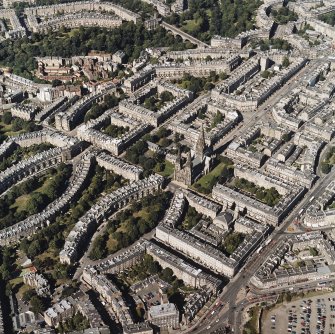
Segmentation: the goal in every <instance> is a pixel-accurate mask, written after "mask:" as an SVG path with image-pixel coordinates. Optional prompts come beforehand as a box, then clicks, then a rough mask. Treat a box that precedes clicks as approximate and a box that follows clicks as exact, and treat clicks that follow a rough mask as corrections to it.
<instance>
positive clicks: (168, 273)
mask: <svg viewBox="0 0 335 334" xmlns="http://www.w3.org/2000/svg"><path fill="white" fill-rule="evenodd" d="M160 277H161V279H162V280H163V281H166V282H168V283H172V282H173V280H174V277H173V271H172V269H171V268H169V267H167V268H164V269H163V270H162V272H161V275H160Z"/></svg>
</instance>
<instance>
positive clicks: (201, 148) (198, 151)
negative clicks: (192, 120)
mask: <svg viewBox="0 0 335 334" xmlns="http://www.w3.org/2000/svg"><path fill="white" fill-rule="evenodd" d="M205 148H206V143H205V131H204V127H203V125H202V124H201V130H200V133H199V137H198V140H197V143H196V145H195V156H196V157H197V158H200V159H201V160H202V159H203V158H204V152H205Z"/></svg>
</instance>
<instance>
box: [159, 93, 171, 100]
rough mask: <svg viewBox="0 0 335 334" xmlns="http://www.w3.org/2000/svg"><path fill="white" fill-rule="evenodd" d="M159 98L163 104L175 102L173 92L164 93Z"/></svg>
mask: <svg viewBox="0 0 335 334" xmlns="http://www.w3.org/2000/svg"><path fill="white" fill-rule="evenodd" d="M159 98H160V99H161V100H162V101H163V102H169V101H172V100H173V95H172V93H171V92H169V91H166V90H165V91H163V92H162V93H161V94H160V96H159Z"/></svg>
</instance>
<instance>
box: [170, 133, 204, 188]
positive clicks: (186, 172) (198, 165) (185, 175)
mask: <svg viewBox="0 0 335 334" xmlns="http://www.w3.org/2000/svg"><path fill="white" fill-rule="evenodd" d="M205 151H206V143H205V133H204V129H203V127H201V132H200V134H199V138H198V140H197V142H196V144H195V148H194V154H193V156H192V154H191V151H188V152H187V154H186V162H184V161H185V159H183V157H182V155H181V152H180V150H178V156H177V159H176V163H175V170H174V180H175V181H178V182H181V183H184V184H186V185H187V186H190V185H191V184H192V183H194V182H195V181H196V180H197V178H198V177H199V176H200V175H201V174H202V173H204V174H207V173H208V171H209V164H210V157H208V156H206V155H205Z"/></svg>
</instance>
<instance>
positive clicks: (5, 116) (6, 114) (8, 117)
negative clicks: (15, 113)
mask: <svg viewBox="0 0 335 334" xmlns="http://www.w3.org/2000/svg"><path fill="white" fill-rule="evenodd" d="M2 121H3V122H4V123H5V124H7V125H8V124H10V123H11V122H12V114H11V113H10V112H9V111H5V112H4V113H3V115H2Z"/></svg>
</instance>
